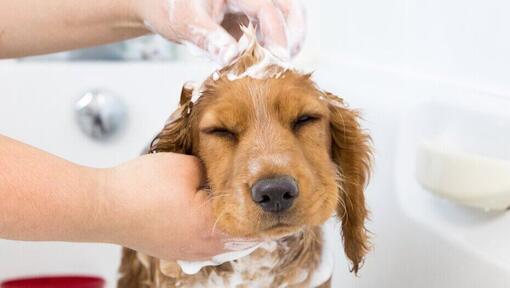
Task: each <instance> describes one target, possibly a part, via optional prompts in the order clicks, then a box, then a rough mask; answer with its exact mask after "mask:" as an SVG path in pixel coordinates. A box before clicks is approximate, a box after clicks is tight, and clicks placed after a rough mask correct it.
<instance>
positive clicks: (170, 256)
mask: <svg viewBox="0 0 510 288" xmlns="http://www.w3.org/2000/svg"><path fill="white" fill-rule="evenodd" d="M98 175H99V177H98V179H99V180H98V183H99V184H98V193H97V194H98V195H100V197H99V199H100V200H99V201H98V202H99V203H100V204H99V206H100V208H99V209H97V211H98V215H91V216H94V217H92V218H97V219H98V221H97V222H98V225H96V226H97V233H98V235H101V236H100V237H102V239H101V240H102V241H103V242H108V243H115V244H120V245H123V246H126V247H128V248H131V249H134V250H137V251H140V252H142V253H145V254H147V255H150V256H154V257H157V258H161V259H166V260H177V259H179V260H201V259H209V258H211V257H213V256H215V255H218V254H221V253H225V252H227V251H228V250H232V249H234V250H235V249H238V248H239V246H238V245H233V244H227V243H232V237H230V236H229V235H226V234H225V233H223V232H221V231H220V230H219V229H217V228H215V221H216V219H214V217H213V214H212V209H211V208H210V201H209V199H208V195H207V193H206V192H205V191H201V190H198V189H199V187H201V186H202V184H203V181H204V179H203V174H202V167H201V165H200V162H199V161H198V159H197V158H195V157H193V156H187V155H182V154H175V153H158V154H148V155H145V156H141V157H139V158H136V159H134V160H132V161H129V162H127V163H124V164H121V165H119V166H116V167H114V168H108V169H99V170H98ZM240 241H245V240H244V239H240Z"/></svg>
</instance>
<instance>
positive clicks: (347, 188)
mask: <svg viewBox="0 0 510 288" xmlns="http://www.w3.org/2000/svg"><path fill="white" fill-rule="evenodd" d="M268 57H271V56H270V55H269V54H268V53H267V51H265V50H264V49H263V48H261V47H260V46H259V45H258V44H257V43H252V44H250V45H249V47H248V49H247V50H246V51H245V52H244V53H243V55H241V56H240V57H239V58H238V59H237V60H235V61H234V62H233V63H232V64H231V65H229V66H227V67H225V68H223V69H222V70H220V71H218V72H216V73H215V74H213V75H212V76H211V77H210V78H208V79H207V80H206V81H205V82H204V83H203V85H202V86H201V88H200V91H196V90H195V91H192V90H193V88H191V87H187V86H185V87H184V88H183V92H182V96H181V106H180V108H179V110H178V111H177V116H176V117H174V119H173V120H172V121H171V122H169V123H168V124H167V125H166V127H165V128H164V130H163V131H162V132H161V133H160V134H159V135H158V137H157V138H156V141H154V142H153V145H152V147H151V150H152V151H154V152H158V151H172V152H180V153H188V154H193V155H196V156H198V157H199V158H200V159H201V160H202V161H203V163H204V166H205V168H206V172H207V177H208V183H209V186H210V188H211V191H210V197H211V203H212V207H213V210H214V214H215V216H216V217H217V227H218V228H220V229H221V230H223V231H225V232H226V233H228V234H232V235H235V236H241V237H270V238H278V237H281V236H283V235H287V234H290V233H294V232H296V231H299V230H301V229H302V228H303V227H304V226H316V225H320V224H322V223H324V222H325V221H326V220H327V219H328V218H329V217H331V216H332V215H333V214H334V213H336V215H337V216H338V217H339V218H340V220H341V221H342V236H343V241H344V250H345V252H346V254H347V256H348V258H349V259H350V260H351V261H352V263H353V270H354V271H357V270H358V268H359V265H360V263H361V262H362V260H363V257H364V255H365V254H366V252H367V250H368V240H367V231H366V229H365V226H364V222H365V219H366V217H367V209H366V208H365V200H364V194H363V190H364V188H365V185H366V181H367V177H368V174H369V164H370V163H369V162H370V147H369V138H368V136H367V135H366V134H365V133H364V132H363V131H362V130H361V128H360V126H359V124H358V114H357V113H356V112H355V111H352V110H350V109H348V108H347V107H346V106H345V105H344V103H343V101H342V100H341V99H340V98H338V97H336V96H334V95H332V94H330V93H327V92H324V91H322V90H320V89H318V88H317V86H316V85H315V83H314V82H313V81H312V80H311V79H310V75H307V74H300V73H298V72H296V71H294V70H291V69H287V68H285V67H283V65H280V64H278V63H277V62H275V61H272V60H271V58H268ZM273 60H274V59H273ZM197 92H198V93H200V97H199V98H198V99H196V101H195V102H192V101H191V98H192V94H193V93H195V94H196V93H197Z"/></svg>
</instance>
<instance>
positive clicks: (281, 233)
mask: <svg viewBox="0 0 510 288" xmlns="http://www.w3.org/2000/svg"><path fill="white" fill-rule="evenodd" d="M302 230H303V226H290V225H286V224H280V225H276V226H274V227H271V228H269V229H267V230H264V231H261V232H260V233H259V235H258V238H262V239H267V240H277V239H281V238H283V237H286V236H290V235H292V234H296V233H298V232H300V231H302Z"/></svg>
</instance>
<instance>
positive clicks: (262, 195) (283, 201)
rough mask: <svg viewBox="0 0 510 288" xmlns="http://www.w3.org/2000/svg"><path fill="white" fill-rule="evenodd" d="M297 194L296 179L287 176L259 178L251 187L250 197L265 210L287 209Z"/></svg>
mask: <svg viewBox="0 0 510 288" xmlns="http://www.w3.org/2000/svg"><path fill="white" fill-rule="evenodd" d="M298 194H299V191H298V187H297V184H296V181H295V180H294V179H293V178H292V177H289V176H282V177H275V178H266V179H262V180H259V181H257V182H256V183H255V185H253V186H252V187H251V198H252V199H253V201H254V202H255V203H257V204H258V205H260V207H262V209H263V210H264V211H266V212H272V213H278V212H283V211H285V210H287V209H289V208H290V207H291V206H292V203H293V202H294V199H296V198H297V196H298Z"/></svg>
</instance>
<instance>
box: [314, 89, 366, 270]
mask: <svg viewBox="0 0 510 288" xmlns="http://www.w3.org/2000/svg"><path fill="white" fill-rule="evenodd" d="M324 98H325V100H327V102H328V106H329V110H330V129H331V142H332V143H331V155H332V159H333V161H334V162H335V163H336V165H337V167H338V174H339V182H340V183H339V188H338V193H339V203H338V207H337V216H338V218H339V219H340V220H341V221H342V237H343V243H344V250H345V254H346V255H347V257H348V258H349V259H350V260H351V262H352V270H351V271H354V272H355V273H357V272H358V269H359V268H360V265H362V263H363V259H364V256H365V254H366V253H367V252H368V250H369V241H368V231H367V230H366V228H365V220H366V218H367V215H368V211H367V208H366V206H365V196H364V194H363V193H364V189H365V186H366V183H367V181H368V178H369V174H370V162H371V158H372V153H371V148H370V138H369V136H368V135H367V134H365V133H364V131H363V130H362V129H361V127H360V125H359V123H358V120H359V116H358V113H357V112H355V111H352V110H350V109H348V108H347V107H346V106H345V105H344V103H343V101H342V99H340V98H339V97H337V96H335V95H333V94H331V93H327V92H326V93H325V95H324Z"/></svg>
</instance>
